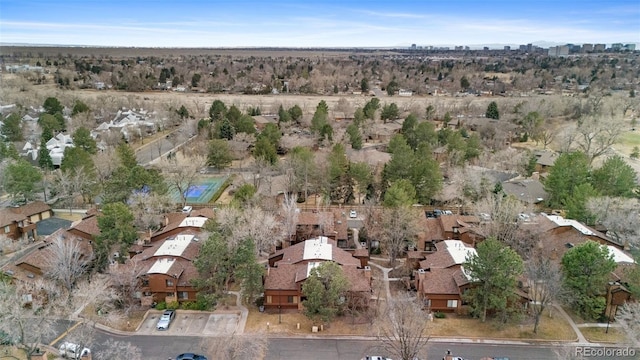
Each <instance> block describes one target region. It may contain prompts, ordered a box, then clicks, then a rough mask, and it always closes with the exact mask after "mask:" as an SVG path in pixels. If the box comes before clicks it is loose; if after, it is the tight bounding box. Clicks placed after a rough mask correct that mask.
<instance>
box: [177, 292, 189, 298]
mask: <svg viewBox="0 0 640 360" xmlns="http://www.w3.org/2000/svg"><path fill="white" fill-rule="evenodd" d="M188 298H189V293H188V292H186V291H180V292H178V299H188Z"/></svg>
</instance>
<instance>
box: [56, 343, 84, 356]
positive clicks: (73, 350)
mask: <svg viewBox="0 0 640 360" xmlns="http://www.w3.org/2000/svg"><path fill="white" fill-rule="evenodd" d="M59 350H60V356H62V357H63V358H68V359H74V360H78V359H81V358H84V357H87V356H90V355H91V350H89V349H87V348H83V349H82V350H80V345H78V344H74V343H70V342H68V341H65V342H64V343H62V345H60V349H59Z"/></svg>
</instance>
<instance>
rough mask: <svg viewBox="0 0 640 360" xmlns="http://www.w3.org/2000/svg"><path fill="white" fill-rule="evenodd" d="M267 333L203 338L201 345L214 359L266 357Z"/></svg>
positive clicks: (228, 359)
mask: <svg viewBox="0 0 640 360" xmlns="http://www.w3.org/2000/svg"><path fill="white" fill-rule="evenodd" d="M268 345H269V344H268V338H267V336H266V334H260V333H257V334H251V335H239V334H231V335H230V336H223V337H216V338H207V339H203V340H202V342H201V343H200V347H201V348H202V350H203V352H205V353H206V354H207V355H209V356H210V357H211V358H213V359H219V360H244V359H256V360H260V359H264V358H265V356H266V355H267V348H268Z"/></svg>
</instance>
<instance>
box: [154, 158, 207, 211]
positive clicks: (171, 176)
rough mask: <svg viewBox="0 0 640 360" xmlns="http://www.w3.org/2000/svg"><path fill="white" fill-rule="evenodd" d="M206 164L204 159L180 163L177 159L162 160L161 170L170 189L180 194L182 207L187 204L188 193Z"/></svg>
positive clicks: (193, 159) (191, 159) (190, 159)
mask: <svg viewBox="0 0 640 360" xmlns="http://www.w3.org/2000/svg"><path fill="white" fill-rule="evenodd" d="M205 164H206V158H204V157H191V158H189V159H185V160H184V161H180V162H178V160H177V159H176V158H172V159H168V160H162V161H161V163H160V168H161V170H162V173H163V174H164V178H165V181H166V183H167V185H168V186H169V189H173V190H175V191H176V192H178V194H180V202H181V204H182V206H185V204H186V203H187V195H186V192H187V190H189V188H190V187H191V185H193V184H194V183H195V181H196V179H197V178H198V174H199V170H200V169H201V168H202V167H203V166H204V165H205Z"/></svg>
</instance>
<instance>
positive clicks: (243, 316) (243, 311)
mask: <svg viewBox="0 0 640 360" xmlns="http://www.w3.org/2000/svg"><path fill="white" fill-rule="evenodd" d="M229 294H233V295H235V296H236V306H237V307H238V309H240V320H239V321H238V327H237V328H236V333H237V334H243V333H244V327H245V326H246V325H247V318H248V317H249V309H247V308H246V307H245V306H244V305H242V293H241V292H240V291H229Z"/></svg>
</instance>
